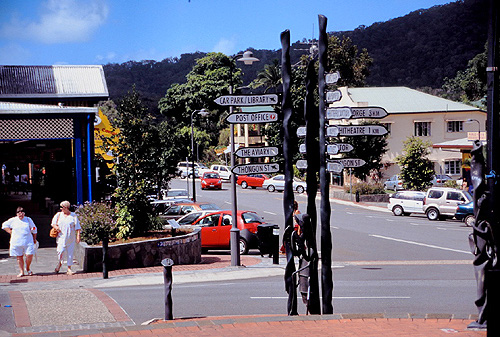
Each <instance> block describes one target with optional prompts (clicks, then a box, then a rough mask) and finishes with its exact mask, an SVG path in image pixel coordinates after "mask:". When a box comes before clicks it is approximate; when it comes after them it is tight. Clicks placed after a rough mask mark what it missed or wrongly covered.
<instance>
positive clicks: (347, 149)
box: [326, 143, 354, 154]
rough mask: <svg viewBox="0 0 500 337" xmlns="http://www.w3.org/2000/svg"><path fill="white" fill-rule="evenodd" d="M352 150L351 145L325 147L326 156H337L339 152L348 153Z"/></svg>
mask: <svg viewBox="0 0 500 337" xmlns="http://www.w3.org/2000/svg"><path fill="white" fill-rule="evenodd" d="M353 149H354V147H353V146H352V145H351V144H344V143H337V144H328V145H327V146H326V152H327V153H328V154H338V153H340V152H350V151H352V150H353Z"/></svg>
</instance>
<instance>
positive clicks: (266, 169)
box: [231, 163, 280, 174]
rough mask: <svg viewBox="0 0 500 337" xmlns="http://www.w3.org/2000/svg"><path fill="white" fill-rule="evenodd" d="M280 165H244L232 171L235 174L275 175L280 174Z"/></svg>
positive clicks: (237, 166)
mask: <svg viewBox="0 0 500 337" xmlns="http://www.w3.org/2000/svg"><path fill="white" fill-rule="evenodd" d="M279 170H280V165H279V164H278V163H263V164H243V165H236V166H235V167H233V168H232V169H231V172H233V173H234V174H252V173H275V172H279Z"/></svg>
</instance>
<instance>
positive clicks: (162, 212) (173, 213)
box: [156, 202, 221, 220]
mask: <svg viewBox="0 0 500 337" xmlns="http://www.w3.org/2000/svg"><path fill="white" fill-rule="evenodd" d="M220 209H221V208H220V207H219V206H217V205H216V204H212V203H201V202H199V203H198V202H179V203H174V204H172V205H170V206H169V207H167V208H166V209H161V208H157V209H156V211H157V212H158V215H159V216H160V218H161V219H162V220H169V219H179V218H180V217H182V216H184V215H186V214H188V213H191V212H193V211H203V210H211V211H214V212H215V211H218V210H220Z"/></svg>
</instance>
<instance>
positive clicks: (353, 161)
mask: <svg viewBox="0 0 500 337" xmlns="http://www.w3.org/2000/svg"><path fill="white" fill-rule="evenodd" d="M336 162H340V163H341V164H342V166H344V167H360V166H363V165H365V164H366V162H365V161H364V160H363V159H358V158H344V159H339V160H336Z"/></svg>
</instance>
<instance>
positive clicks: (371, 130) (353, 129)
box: [327, 125, 387, 136]
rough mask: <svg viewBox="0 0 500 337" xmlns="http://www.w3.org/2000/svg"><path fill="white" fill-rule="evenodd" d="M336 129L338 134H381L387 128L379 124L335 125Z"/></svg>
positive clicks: (384, 132) (383, 133)
mask: <svg viewBox="0 0 500 337" xmlns="http://www.w3.org/2000/svg"><path fill="white" fill-rule="evenodd" d="M337 129H338V130H339V135H340V136H366V135H371V136H383V135H385V134H386V133H387V130H386V129H385V128H384V127H383V126H380V125H349V126H342V125H337ZM327 133H328V132H327Z"/></svg>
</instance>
